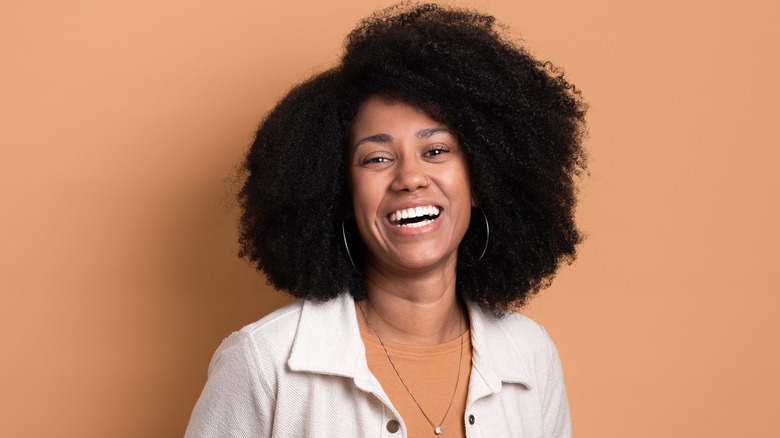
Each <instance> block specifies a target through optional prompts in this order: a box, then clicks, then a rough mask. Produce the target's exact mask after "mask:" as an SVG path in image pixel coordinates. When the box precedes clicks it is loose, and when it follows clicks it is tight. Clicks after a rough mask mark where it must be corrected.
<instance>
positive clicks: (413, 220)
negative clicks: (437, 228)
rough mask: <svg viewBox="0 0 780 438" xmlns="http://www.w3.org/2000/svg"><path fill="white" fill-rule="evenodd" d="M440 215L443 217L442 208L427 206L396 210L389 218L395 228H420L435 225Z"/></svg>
mask: <svg viewBox="0 0 780 438" xmlns="http://www.w3.org/2000/svg"><path fill="white" fill-rule="evenodd" d="M439 215H441V208H439V207H437V206H435V205H426V206H420V207H414V208H405V209H402V210H396V211H394V212H392V213H390V214H389V215H387V217H388V219H389V220H390V223H391V224H393V226H395V227H407V228H419V227H423V226H425V225H428V224H430V223H433V221H435V220H436V219H438V218H439Z"/></svg>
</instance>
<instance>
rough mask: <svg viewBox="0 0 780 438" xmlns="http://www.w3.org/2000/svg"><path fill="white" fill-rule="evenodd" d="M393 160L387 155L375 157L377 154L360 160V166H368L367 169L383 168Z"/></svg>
mask: <svg viewBox="0 0 780 438" xmlns="http://www.w3.org/2000/svg"><path fill="white" fill-rule="evenodd" d="M392 161H393V159H392V158H391V157H389V156H387V155H383V154H380V155H377V154H369V155H368V156H366V157H365V158H363V159H362V160H360V163H359V164H360V165H361V166H368V167H376V166H383V165H386V164H387V163H390V162H392Z"/></svg>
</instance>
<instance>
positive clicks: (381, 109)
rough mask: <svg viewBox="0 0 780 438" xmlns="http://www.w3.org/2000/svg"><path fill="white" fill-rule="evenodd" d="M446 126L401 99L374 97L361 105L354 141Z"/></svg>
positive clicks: (353, 136) (356, 121)
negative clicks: (372, 136)
mask: <svg viewBox="0 0 780 438" xmlns="http://www.w3.org/2000/svg"><path fill="white" fill-rule="evenodd" d="M432 128H446V126H445V125H444V124H443V123H440V122H437V121H436V120H434V119H432V118H431V117H430V116H428V115H427V114H426V113H425V112H424V111H423V110H421V109H419V108H417V107H414V106H412V105H409V104H407V103H405V102H402V101H399V100H390V99H387V98H385V97H382V96H376V95H375V96H371V97H369V98H368V99H366V100H365V101H364V102H363V104H362V105H361V106H360V109H359V110H358V113H357V115H356V116H355V119H354V121H353V123H352V130H351V135H350V137H351V141H350V143H351V144H354V143H355V142H356V141H359V140H360V138H362V137H363V136H369V135H376V134H389V135H391V136H396V135H404V134H409V133H416V132H418V131H420V130H421V129H432Z"/></svg>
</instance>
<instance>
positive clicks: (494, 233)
mask: <svg viewBox="0 0 780 438" xmlns="http://www.w3.org/2000/svg"><path fill="white" fill-rule="evenodd" d="M372 95H381V96H383V97H385V98H387V99H390V100H396V101H402V102H404V103H407V104H409V105H411V106H414V107H417V108H419V109H420V110H422V111H423V112H425V113H426V114H427V115H428V116H429V117H431V118H432V119H434V120H436V121H438V122H440V123H442V124H444V125H446V126H447V127H448V128H449V129H450V130H451V131H452V132H453V133H454V135H455V137H456V138H457V140H458V142H459V143H460V146H461V148H462V149H463V151H464V152H465V154H466V156H467V160H468V166H469V177H470V181H471V184H472V188H473V191H474V193H475V195H476V199H477V200H478V204H479V208H481V209H482V210H483V211H484V214H485V216H486V217H487V218H488V220H489V225H490V238H489V244H488V247H487V251H486V253H485V254H484V257H482V258H481V259H480V255H481V254H482V251H483V250H484V248H485V239H486V233H485V223H484V219H483V216H482V213H481V212H480V211H479V210H474V211H473V212H472V220H471V223H470V225H469V228H468V231H467V232H466V235H465V237H464V238H463V241H462V242H461V244H460V246H459V248H458V265H457V292H458V294H459V295H460V296H461V297H463V298H464V299H468V300H473V301H475V302H477V303H479V304H480V305H482V306H485V307H487V308H489V309H491V310H493V311H494V312H496V314H501V313H503V312H504V311H506V310H508V309H510V308H514V307H517V306H522V305H523V304H525V303H526V301H527V299H528V297H529V296H531V295H533V294H535V293H537V292H538V291H539V290H541V289H542V288H544V287H545V286H546V285H548V284H549V281H550V280H551V279H552V277H553V276H554V275H555V272H556V270H557V269H558V267H559V266H560V265H561V264H562V263H566V262H569V263H570V262H571V261H572V260H574V257H575V254H576V251H575V247H576V245H577V244H578V243H579V242H580V241H581V239H582V236H581V233H580V232H579V231H578V229H577V227H576V225H575V222H574V210H575V206H576V203H577V200H576V192H577V187H576V182H577V181H576V177H577V176H578V175H579V174H580V173H581V172H583V171H584V170H585V165H586V153H585V151H584V149H583V146H582V140H583V137H584V135H585V119H584V115H585V111H586V105H585V104H584V103H583V101H582V99H581V96H580V93H579V92H578V90H576V89H575V87H574V86H572V85H571V84H570V83H569V82H568V81H567V80H566V79H564V76H563V74H562V72H561V71H560V70H558V69H557V68H555V67H554V66H553V65H552V64H551V63H549V62H543V61H540V60H537V59H536V58H534V57H533V56H532V55H531V54H530V53H529V52H528V51H527V50H526V49H525V48H523V47H520V46H518V45H517V44H515V43H514V42H512V41H511V40H510V39H509V38H507V37H506V36H505V35H504V33H503V29H502V28H501V27H499V26H498V25H497V24H496V22H495V19H494V18H493V17H491V16H488V15H484V14H481V13H478V12H474V11H470V10H465V9H455V8H444V7H441V6H437V5H434V4H424V5H409V4H402V5H396V6H393V7H390V8H388V9H385V10H382V11H379V12H377V13H375V14H373V15H371V16H370V17H368V18H366V19H364V20H363V21H361V22H360V24H359V25H358V26H357V28H356V29H354V30H353V31H352V32H351V33H350V34H349V35H348V36H347V39H346V45H345V50H344V54H343V56H342V57H341V60H340V62H339V64H338V65H336V66H335V67H333V68H331V69H329V70H327V71H324V72H322V73H320V74H317V75H315V76H314V77H312V78H310V79H308V80H306V81H304V82H303V83H300V84H299V85H297V86H295V87H294V88H292V90H290V92H289V93H288V94H287V95H286V96H285V97H284V98H283V99H282V100H281V101H279V102H278V103H277V105H276V106H275V108H274V109H273V110H272V111H271V112H270V113H269V114H268V115H267V117H266V118H265V119H264V120H263V121H262V122H261V124H260V126H259V128H258V130H257V134H256V137H255V140H254V142H253V143H252V145H251V148H250V149H249V152H248V153H247V155H246V160H245V162H244V168H243V170H244V175H245V180H244V184H243V187H242V189H241V191H240V193H239V201H240V203H241V207H242V215H241V219H240V238H239V242H240V247H241V249H240V255H241V256H243V257H246V258H247V259H249V260H250V261H252V262H253V263H254V264H255V265H256V266H257V268H258V269H259V270H261V271H263V272H264V273H265V275H266V276H267V278H268V281H269V283H270V284H272V285H273V286H274V287H276V288H278V289H281V290H285V291H287V292H289V293H290V294H292V295H294V296H296V297H301V298H307V299H313V300H320V301H321V300H328V299H331V298H334V297H336V296H338V295H340V294H343V293H350V294H352V295H353V296H354V297H355V299H362V298H364V297H365V295H366V284H365V279H364V277H363V275H362V274H361V273H360V271H359V270H358V269H355V268H354V267H353V266H352V263H351V261H350V258H349V255H348V253H347V249H346V248H345V245H344V238H343V237H342V226H346V228H345V229H346V231H347V232H346V235H347V238H348V241H349V245H350V249H351V250H352V255H353V257H355V258H356V260H355V264H356V265H357V266H358V267H360V263H359V260H360V254H361V251H363V250H364V249H363V247H362V243H361V242H360V238H359V236H358V234H357V232H356V230H355V225H354V221H351V220H347V222H346V223H345V224H343V223H342V222H343V221H344V219H345V218H346V216H347V215H346V214H345V212H348V211H350V209H351V199H350V193H349V189H348V183H347V174H346V168H347V164H346V163H345V155H346V154H345V148H346V147H347V146H348V141H349V136H350V129H351V123H352V121H353V120H354V118H355V116H356V114H357V111H358V110H359V108H360V105H361V104H362V102H363V101H365V99H366V98H367V97H369V96H372Z"/></svg>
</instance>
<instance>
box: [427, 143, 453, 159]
mask: <svg viewBox="0 0 780 438" xmlns="http://www.w3.org/2000/svg"><path fill="white" fill-rule="evenodd" d="M449 151H450V149H449V148H447V147H446V146H444V145H441V144H437V145H434V146H431V147H430V148H429V149H428V150H427V151H425V153H424V154H423V157H429V158H433V157H437V156H440V155H443V154H445V153H447V152H449Z"/></svg>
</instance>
